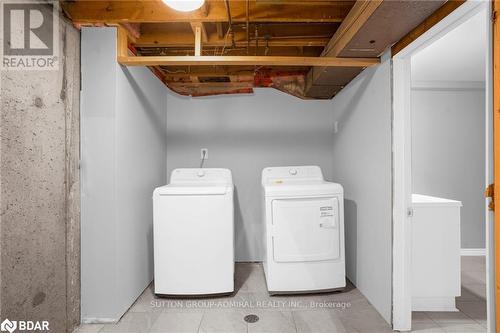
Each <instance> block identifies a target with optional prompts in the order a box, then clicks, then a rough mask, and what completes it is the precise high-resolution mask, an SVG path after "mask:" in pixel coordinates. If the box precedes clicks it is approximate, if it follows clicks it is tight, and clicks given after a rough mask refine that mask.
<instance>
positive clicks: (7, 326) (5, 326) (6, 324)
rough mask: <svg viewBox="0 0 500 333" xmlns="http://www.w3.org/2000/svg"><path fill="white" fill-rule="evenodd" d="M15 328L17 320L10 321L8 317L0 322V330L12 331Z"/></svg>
mask: <svg viewBox="0 0 500 333" xmlns="http://www.w3.org/2000/svg"><path fill="white" fill-rule="evenodd" d="M16 328H17V322H16V321H10V320H9V319H5V320H4V321H2V324H0V330H1V331H2V332H6V331H8V332H10V333H12V332H14V331H15V330H16Z"/></svg>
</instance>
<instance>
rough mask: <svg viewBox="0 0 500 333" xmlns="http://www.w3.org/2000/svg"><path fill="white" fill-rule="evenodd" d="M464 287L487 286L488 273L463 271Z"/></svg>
mask: <svg viewBox="0 0 500 333" xmlns="http://www.w3.org/2000/svg"><path fill="white" fill-rule="evenodd" d="M461 279H462V285H463V286H466V285H469V284H486V271H462V274H461Z"/></svg>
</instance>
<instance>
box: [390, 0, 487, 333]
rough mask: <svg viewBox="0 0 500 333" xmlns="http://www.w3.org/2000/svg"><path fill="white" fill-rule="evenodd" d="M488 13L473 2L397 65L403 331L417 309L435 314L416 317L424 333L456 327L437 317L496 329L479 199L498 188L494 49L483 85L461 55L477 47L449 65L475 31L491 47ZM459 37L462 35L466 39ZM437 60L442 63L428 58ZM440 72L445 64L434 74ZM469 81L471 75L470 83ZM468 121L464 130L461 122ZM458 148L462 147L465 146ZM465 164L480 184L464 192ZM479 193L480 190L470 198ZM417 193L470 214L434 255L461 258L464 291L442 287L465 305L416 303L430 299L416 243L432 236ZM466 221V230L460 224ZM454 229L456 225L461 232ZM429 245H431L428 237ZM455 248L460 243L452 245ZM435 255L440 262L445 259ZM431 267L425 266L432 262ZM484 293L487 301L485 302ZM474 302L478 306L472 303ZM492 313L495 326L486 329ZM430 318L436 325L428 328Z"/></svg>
mask: <svg viewBox="0 0 500 333" xmlns="http://www.w3.org/2000/svg"><path fill="white" fill-rule="evenodd" d="M489 13H490V8H489V4H488V3H486V2H473V1H468V2H466V3H464V4H463V5H462V6H460V7H459V8H458V9H456V10H455V11H453V12H452V13H451V14H449V15H448V16H447V17H445V18H444V19H443V20H442V21H440V22H439V23H438V24H436V25H435V26H434V27H432V28H431V29H429V30H428V31H427V32H425V33H424V34H422V35H421V36H420V37H419V38H418V39H416V40H415V41H414V42H413V43H411V44H410V45H408V46H407V47H406V48H405V49H403V50H402V51H401V52H399V53H397V54H396V55H395V56H394V57H393V87H394V90H393V93H394V95H393V103H394V104H393V168H394V178H393V194H394V199H393V222H394V229H393V328H394V329H395V330H401V331H407V330H410V329H412V310H423V309H428V310H429V312H425V311H422V312H418V313H417V312H416V314H417V316H416V317H417V319H420V321H419V320H417V321H415V324H416V325H415V328H417V329H418V327H417V326H418V325H419V324H421V323H422V322H426V323H428V324H431V325H434V324H435V325H436V327H437V328H438V329H439V328H440V327H441V326H442V324H446V323H450V322H451V321H453V320H451V321H450V320H446V319H445V322H443V321H442V320H441V321H440V319H441V318H439V316H436V314H438V313H440V314H444V315H445V317H446V318H461V317H460V316H462V315H463V316H464V317H463V318H465V319H467V320H465V319H464V320H462V322H463V323H467V324H470V325H478V326H477V327H476V326H475V327H474V328H475V329H476V331H477V330H479V331H481V330H480V329H481V327H483V326H482V325H484V331H486V330H487V329H488V331H493V330H494V316H493V315H490V314H493V313H494V308H493V303H494V302H493V300H494V293H493V292H494V289H493V287H492V286H493V285H494V284H493V282H494V276H493V273H492V272H493V270H492V269H491V268H490V267H491V265H490V262H492V258H493V257H492V251H493V250H492V246H490V244H491V241H490V235H491V234H492V218H493V217H492V214H491V213H490V212H489V211H488V209H487V201H486V200H484V199H483V198H482V193H481V192H482V191H481V189H484V188H486V186H487V184H490V183H492V158H491V156H492V153H491V152H492V138H491V136H492V130H491V125H492V120H491V114H492V113H491V103H490V99H491V96H492V95H491V92H490V89H491V84H490V81H491V78H490V76H491V75H490V74H489V73H490V72H491V56H490V52H485V51H486V50H491V46H490V45H488V44H489V42H485V43H484V44H485V46H484V47H483V50H482V51H481V53H482V56H484V57H485V58H483V59H480V60H481V62H482V64H483V69H482V73H481V72H480V73H479V76H480V78H479V79H478V78H477V77H475V78H471V77H470V76H471V75H473V74H471V73H473V72H475V73H476V75H477V67H478V65H477V64H471V63H470V61H467V62H465V61H464V59H461V57H460V56H462V55H463V54H462V53H469V54H471V52H472V53H473V51H475V50H476V49H477V48H478V46H477V45H470V46H469V49H467V50H466V51H471V52H462V53H460V56H457V54H458V53H456V54H454V55H453V54H452V55H451V56H449V57H448V58H446V59H444V58H442V57H443V56H444V55H445V54H446V53H449V52H450V48H451V46H450V45H451V44H452V43H453V38H458V39H460V38H462V37H463V36H464V31H466V30H463V29H467V30H470V28H471V25H476V26H479V29H483V30H481V32H482V33H483V35H484V36H483V37H484V38H485V40H486V41H490V40H491V32H490V26H489V25H490V24H489V22H490V20H489V19H488V18H489ZM467 25H469V26H467ZM460 29H461V30H463V31H461V32H460ZM454 35H455V36H454ZM461 36H462V37H461ZM463 38H464V39H463V40H462V41H464V40H467V39H466V37H463ZM468 40H471V39H468ZM476 41H478V39H477V38H474V39H473V42H476ZM455 42H456V41H455ZM462 44H464V43H462ZM439 48H441V50H439ZM432 49H434V50H432ZM430 50H432V51H430ZM432 52H434V57H435V58H434V59H431V58H429V56H430V55H431V53H432ZM440 57H441V58H440ZM429 59H430V60H433V61H429ZM460 61H461V62H462V64H461V66H462V67H460V70H456V67H455V68H454V69H453V67H454V65H460ZM454 62H455V63H454ZM436 64H441V65H439V66H438V67H436ZM467 66H470V71H468V70H467ZM447 70H448V74H449V75H448V76H447V74H446V73H447ZM453 75H454V76H455V77H453ZM467 75H469V77H468V78H467V79H465V77H466V76H467ZM472 109H475V110H476V111H477V110H478V111H479V113H478V112H476V114H473V113H471V112H470V111H471V110H472ZM460 121H463V123H462V124H460ZM474 124H475V125H477V126H475V125H474ZM473 131H475V134H474V132H473ZM474 137H475V139H476V141H474ZM460 141H463V142H462V144H461V143H460ZM453 147H455V148H453ZM469 148H470V149H469ZM478 149H479V150H481V153H480V154H479V155H478V156H475V155H477V154H478V152H477V150H478ZM474 154H475V155H474ZM464 155H467V157H469V158H470V159H474V161H476V162H477V160H478V159H480V161H481V162H480V163H469V162H471V160H469V161H465V160H464V159H463V158H464ZM474 156H475V157H474ZM460 160H461V162H460ZM450 162H455V164H454V167H453V166H451V167H450V165H449V163H450ZM457 164H458V165H457ZM466 164H467V165H466ZM465 166H467V167H472V169H474V170H472V169H469V170H468V171H466V174H468V175H471V174H472V173H474V174H475V175H476V179H473V177H465V178H467V179H466V181H470V182H473V183H474V185H471V184H469V185H468V186H464V185H465V184H464V183H465V182H466V181H463V182H462V183H460V184H458V185H457V183H458V181H457V178H456V177H455V176H458V173H460V172H464V170H463V167H465ZM454 173H456V175H454ZM471 187H474V188H475V190H470V188H471ZM476 192H477V193H476ZM415 193H418V194H425V195H426V196H427V197H426V198H424V199H425V200H431V201H432V200H434V199H455V200H448V203H450V202H455V205H456V206H457V207H458V206H462V208H458V210H457V211H459V210H460V209H461V210H462V211H461V213H457V214H458V215H457V218H458V219H456V222H455V224H453V222H450V223H451V224H448V225H446V227H444V228H443V229H442V231H441V232H443V233H444V237H446V240H447V242H445V243H447V244H445V245H443V244H439V245H442V246H444V247H446V248H447V249H446V250H443V248H441V249H438V251H437V252H434V253H438V254H439V255H442V254H443V253H444V251H452V252H453V251H454V252H453V253H451V254H450V253H449V254H450V255H452V257H453V258H455V259H453V260H455V264H452V265H450V266H447V267H446V269H443V272H451V271H452V270H455V272H454V273H453V274H452V276H454V277H456V278H455V279H454V280H453V281H454V283H455V284H457V285H456V286H453V283H449V284H446V283H443V287H440V288H442V289H443V290H444V289H446V288H447V287H449V289H450V290H447V292H448V293H449V295H451V294H453V293H454V292H455V293H456V294H457V296H459V295H461V296H460V297H458V298H456V300H457V302H455V298H454V297H451V298H448V299H446V298H445V297H442V298H441V299H438V300H437V301H436V299H434V303H433V301H432V300H431V299H428V298H425V297H424V298H421V299H420V301H421V302H420V304H419V303H418V300H417V301H416V298H417V297H418V296H422V295H418V293H419V291H420V290H421V288H420V289H419V285H418V283H419V282H418V279H417V280H416V276H417V275H418V274H415V271H416V270H417V269H418V272H421V271H422V266H418V265H422V261H421V260H420V259H419V256H418V255H419V254H421V252H419V251H423V250H422V248H419V247H418V246H415V244H417V245H418V237H422V235H425V232H424V233H422V230H420V229H421V228H422V224H420V223H419V222H420V220H419V218H420V217H421V216H422V213H421V211H420V210H421V209H423V208H421V206H422V202H421V201H422V200H421V199H422V198H421V197H420V198H417V199H416V198H415V196H413V195H414V194H415ZM436 197H439V198H436ZM429 198H434V199H429ZM415 200H416V201H419V203H416V201H415ZM424 206H425V205H424ZM415 214H416V215H415ZM460 216H461V218H462V222H461V223H459V219H460ZM478 216H479V217H478ZM474 219H476V220H474ZM439 221H440V222H441V221H444V218H442V217H440V218H439ZM453 225H455V226H456V228H455V229H453ZM481 228H482V229H481ZM460 229H462V233H461V235H462V236H460ZM452 230H455V231H452ZM431 233H432V235H433V236H436V237H435V238H436V239H437V240H439V237H437V233H439V230H438V229H434V230H432V231H431ZM427 235H429V233H428V234H427ZM416 237H417V238H416ZM425 241H427V242H431V241H430V240H429V239H426V240H425ZM453 241H455V243H456V244H455V245H453V244H451V243H453ZM460 247H461V248H467V249H466V250H463V251H461V252H462V255H466V254H468V255H475V256H467V257H465V256H463V257H462V262H460V259H459V258H460ZM450 248H451V249H453V250H450ZM483 248H486V251H484V250H481V249H483ZM417 251H418V252H417ZM416 254H417V255H416ZM481 255H484V256H481ZM427 257H430V256H429V255H427ZM432 257H433V259H436V258H437V257H438V255H435V256H432ZM419 260H420V261H419ZM436 260H437V259H436ZM442 260H444V257H443V258H442ZM453 260H452V261H453ZM431 261H432V260H431ZM446 262H450V260H447V261H446ZM423 264H424V266H425V265H427V262H424V263H423ZM434 264H436V262H435V263H434ZM415 265H417V266H415ZM428 267H432V265H431V266H428ZM434 267H437V266H434ZM460 267H461V269H462V281H461V282H460V277H459V276H460ZM431 271H432V270H431ZM436 275H437V273H436ZM422 276H423V275H422ZM472 276H474V277H476V278H477V277H479V278H481V277H482V279H476V280H474V282H475V285H474V286H472V285H471V282H472V280H473V279H472ZM429 281H431V280H429ZM427 283H429V282H427ZM481 283H484V284H483V287H480V285H481ZM460 284H461V286H460ZM437 285H439V281H433V282H432V286H433V287H436V286H437ZM453 287H455V289H453ZM460 287H462V288H460ZM476 287H478V288H482V290H481V291H478V290H477V289H476V290H475V291H474V292H471V290H470V289H473V288H476ZM438 289H439V288H438ZM477 294H484V295H483V298H481V296H482V295H477ZM490 295H491V297H490ZM424 296H428V295H424ZM473 296H477V298H476V299H472V297H473ZM486 296H488V297H486ZM485 299H487V302H486V300H485ZM465 301H467V303H465ZM473 302H475V303H473ZM486 303H487V305H486ZM455 306H456V307H457V308H458V309H455V310H456V312H449V314H447V313H446V312H439V310H441V311H443V310H446V311H450V310H453V309H454V308H455ZM471 306H472V307H473V308H471ZM475 306H477V308H476V307H475ZM433 307H434V308H433ZM483 312H484V313H483ZM486 312H487V313H488V316H487V318H488V319H489V320H487V321H486ZM427 319H430V320H429V321H426V320H427ZM468 319H471V320H472V321H468ZM457 322H458V320H457ZM428 328H431V327H428ZM441 328H442V327H441Z"/></svg>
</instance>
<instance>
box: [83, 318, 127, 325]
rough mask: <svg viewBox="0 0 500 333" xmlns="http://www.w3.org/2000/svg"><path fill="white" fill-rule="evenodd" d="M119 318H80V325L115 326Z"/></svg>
mask: <svg viewBox="0 0 500 333" xmlns="http://www.w3.org/2000/svg"><path fill="white" fill-rule="evenodd" d="M119 320H120V318H118V319H113V318H82V320H81V322H82V324H116V323H117V322H118V321H119Z"/></svg>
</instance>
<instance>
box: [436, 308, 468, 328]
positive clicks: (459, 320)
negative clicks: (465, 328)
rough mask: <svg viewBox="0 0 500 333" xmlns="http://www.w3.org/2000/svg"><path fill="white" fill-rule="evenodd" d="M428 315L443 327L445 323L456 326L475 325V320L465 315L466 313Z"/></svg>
mask: <svg viewBox="0 0 500 333" xmlns="http://www.w3.org/2000/svg"><path fill="white" fill-rule="evenodd" d="M426 313H427V315H428V316H429V317H430V318H431V319H432V320H433V321H435V322H436V323H437V324H438V325H440V326H442V324H445V323H454V324H474V323H475V322H474V320H472V319H471V318H470V317H468V316H467V315H465V314H464V313H462V312H460V311H457V312H426Z"/></svg>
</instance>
